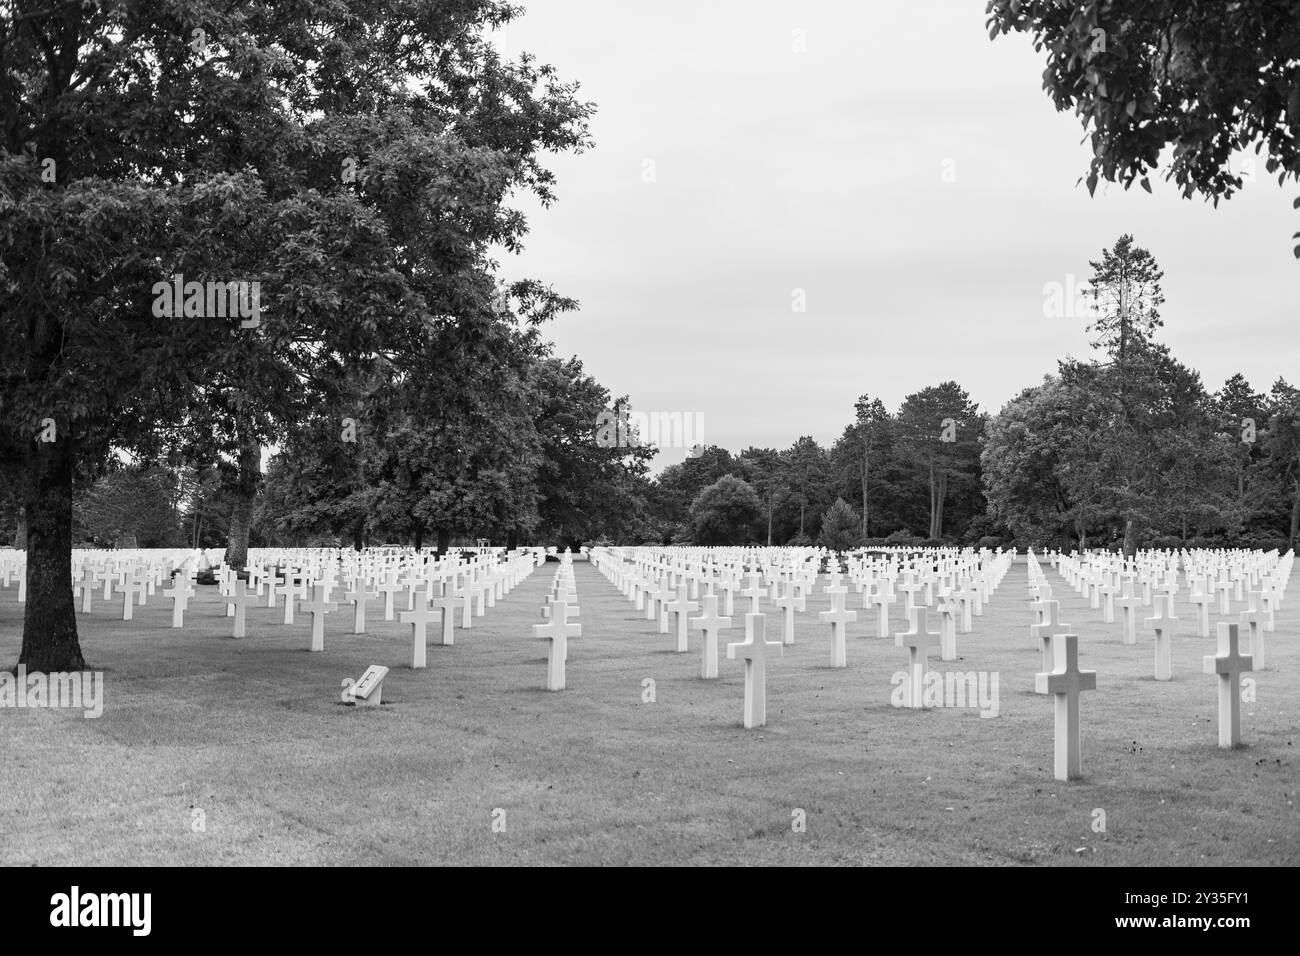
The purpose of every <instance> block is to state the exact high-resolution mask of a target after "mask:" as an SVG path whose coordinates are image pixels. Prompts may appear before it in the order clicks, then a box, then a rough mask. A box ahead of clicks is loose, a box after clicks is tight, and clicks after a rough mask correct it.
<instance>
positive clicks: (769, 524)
mask: <svg viewBox="0 0 1300 956" xmlns="http://www.w3.org/2000/svg"><path fill="white" fill-rule="evenodd" d="M772 497H773V496H772V495H770V494H769V495H768V496H767V546H768V547H769V548H770V547H772Z"/></svg>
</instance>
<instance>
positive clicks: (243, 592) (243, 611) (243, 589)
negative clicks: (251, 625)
mask: <svg viewBox="0 0 1300 956" xmlns="http://www.w3.org/2000/svg"><path fill="white" fill-rule="evenodd" d="M166 593H167V592H166V591H163V594H166ZM256 600H257V595H256V594H254V593H253V592H252V591H250V590H248V585H246V584H245V583H244V582H243V581H240V580H236V581H235V588H234V590H233V591H231V593H230V594H229V595H227V597H226V601H227V602H229V603H230V604H232V605H234V608H235V624H234V630H233V632H232V634H231V636H232V637H244V636H245V635H246V634H247V622H248V605H250V604H252V603H253V602H254V601H256ZM172 613H173V614H175V613H176V609H175V607H173V608H172Z"/></svg>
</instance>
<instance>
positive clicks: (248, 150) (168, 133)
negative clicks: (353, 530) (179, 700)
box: [0, 0, 590, 670]
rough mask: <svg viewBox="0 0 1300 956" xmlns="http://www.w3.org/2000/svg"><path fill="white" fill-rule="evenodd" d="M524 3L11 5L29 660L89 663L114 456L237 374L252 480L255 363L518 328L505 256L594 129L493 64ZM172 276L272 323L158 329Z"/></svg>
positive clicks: (2, 96) (6, 431)
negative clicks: (81, 563) (76, 555)
mask: <svg viewBox="0 0 1300 956" xmlns="http://www.w3.org/2000/svg"><path fill="white" fill-rule="evenodd" d="M517 13H518V9H517V8H515V7H511V6H509V5H508V4H506V3H501V2H493V0H452V2H448V3H438V4H432V3H417V2H406V0H372V2H364V3H363V2H354V3H326V2H303V3H293V4H283V3H275V2H270V0H266V2H254V3H245V4H239V5H236V6H227V7H215V6H212V5H210V4H203V3H198V2H179V3H172V4H157V3H152V2H146V0H120V2H115V3H104V4H89V3H82V2H57V0H56V2H40V0H34V2H19V3H14V4H7V5H5V6H4V7H2V8H0V107H2V110H0V150H2V152H0V204H3V208H2V209H0V212H3V215H0V281H3V282H4V284H5V292H6V296H5V306H4V308H3V310H0V322H2V323H3V328H0V332H3V334H4V337H5V340H6V342H8V343H11V345H12V346H13V347H10V348H6V349H5V350H3V352H0V379H2V381H0V385H2V386H3V387H0V403H2V405H0V452H3V454H0V459H8V460H14V459H15V458H16V459H18V460H19V461H20V462H21V466H20V467H21V472H22V476H23V485H24V489H25V490H24V506H25V513H26V520H27V550H28V601H27V604H26V606H25V609H24V615H25V617H24V630H23V647H22V651H21V654H20V661H21V662H22V663H25V664H26V665H27V666H28V667H29V668H31V669H33V670H68V669H76V668H80V667H82V666H83V659H82V655H81V649H80V645H79V643H78V640H77V632H76V619H75V615H74V611H73V604H72V590H71V581H70V575H69V566H70V561H69V553H70V548H71V514H72V507H71V498H72V488H73V481H74V477H76V476H78V475H83V476H84V475H86V473H90V472H93V471H94V470H95V469H96V468H101V467H102V466H103V465H104V464H105V463H106V462H107V460H108V458H109V455H110V450H111V449H112V448H114V447H117V448H135V447H137V446H141V445H147V444H148V443H150V442H151V441H152V440H153V436H154V434H155V432H156V430H157V426H158V424H159V423H160V422H164V421H168V420H175V419H176V418H178V417H180V416H182V415H183V414H184V413H185V412H186V410H187V409H190V408H194V407H196V406H197V402H196V401H195V396H196V395H199V394H202V393H203V389H204V388H205V387H207V386H208V385H209V383H213V384H216V383H228V384H226V385H224V387H226V388H227V389H228V394H227V395H226V396H225V400H224V402H222V403H217V404H212V403H209V407H210V408H212V409H215V416H216V417H219V418H220V419H221V420H222V427H223V429H224V431H225V434H227V435H231V436H233V441H232V442H229V443H228V444H229V445H231V446H233V448H234V449H235V458H236V460H237V463H238V466H239V468H240V469H241V471H243V472H244V473H245V475H246V477H247V478H248V481H247V482H246V483H245V484H244V485H243V486H242V488H241V489H240V490H241V491H247V490H249V489H251V488H253V487H255V484H256V481H255V479H254V477H253V476H252V475H248V474H247V472H248V470H249V467H250V466H251V462H252V460H253V456H252V454H251V453H250V452H249V449H250V448H251V445H252V443H253V442H254V441H255V440H263V439H265V438H266V437H267V436H266V433H265V431H264V430H263V426H264V424H265V423H266V422H269V421H274V420H275V419H277V418H278V419H279V420H280V421H281V422H282V423H283V422H285V421H286V419H289V418H291V416H292V411H291V405H290V402H289V401H288V396H286V395H284V394H283V392H280V393H279V394H278V396H277V395H276V394H275V393H270V392H269V390H266V389H264V388H263V387H262V385H261V383H260V382H253V381H252V380H251V379H249V378H248V377H247V376H243V375H241V374H239V373H238V372H237V371H235V369H236V368H237V367H239V366H240V365H241V363H247V362H252V363H254V364H253V365H252V366H250V367H262V366H264V364H269V365H270V366H271V367H273V368H275V369H277V370H278V371H280V372H283V373H284V374H285V375H286V376H292V377H293V378H294V380H295V381H297V382H298V383H299V385H300V386H301V387H302V388H303V389H304V391H306V390H307V389H308V388H309V387H311V386H310V383H312V382H315V383H320V382H327V381H329V380H330V379H331V378H334V377H338V376H341V375H343V374H345V373H346V372H347V371H349V370H351V369H353V368H355V367H357V366H358V365H361V364H364V363H368V362H373V361H376V360H377V359H378V358H379V357H380V356H383V357H386V358H387V359H389V360H390V361H393V362H396V363H400V361H401V358H402V356H403V355H405V354H407V353H409V352H411V351H412V348H411V345H412V343H413V342H415V341H418V340H420V339H422V338H423V337H424V336H425V335H426V334H427V331H428V329H429V327H430V326H433V327H449V326H450V327H454V328H456V329H457V330H458V333H459V334H460V335H462V336H466V337H473V336H476V335H477V334H478V330H479V329H481V328H484V327H486V326H488V325H490V323H493V322H496V321H498V318H497V310H496V309H495V308H493V307H492V302H493V300H494V299H495V298H496V296H497V293H498V290H497V288H496V285H495V283H494V281H493V279H492V273H493V272H494V265H495V264H494V263H493V262H492V261H491V260H490V259H489V258H488V257H487V250H488V249H489V248H490V247H491V246H492V245H493V244H497V245H500V246H503V247H505V248H506V249H508V250H511V251H514V250H516V249H518V247H519V243H520V240H521V237H522V235H523V233H524V230H525V223H524V221H523V218H522V216H520V215H519V214H518V213H517V212H514V211H512V210H510V209H509V208H507V207H506V206H505V205H504V202H505V200H506V198H507V197H508V195H509V194H510V193H511V192H512V191H517V190H520V189H523V190H531V191H533V192H534V193H536V194H537V195H539V196H540V197H541V198H542V200H543V202H549V201H550V200H551V199H552V198H553V195H552V190H551V185H552V182H553V180H552V177H551V175H550V174H549V173H548V172H547V171H546V169H545V168H544V167H543V165H542V158H541V154H542V153H544V152H546V151H548V150H558V149H571V148H581V147H582V146H583V145H584V144H585V143H586V118H587V115H588V114H589V112H590V110H589V108H588V107H587V106H586V105H584V104H582V103H579V102H578V101H577V100H576V99H575V97H574V87H573V86H571V85H566V84H563V83H560V82H559V81H558V80H556V78H555V76H554V73H553V71H552V70H551V69H550V68H548V67H542V66H538V65H537V64H536V63H535V62H534V61H532V60H531V59H530V58H527V57H525V58H523V59H521V60H520V61H519V62H517V63H514V62H507V61H504V60H502V59H501V58H500V57H499V56H498V55H497V54H496V52H495V51H494V50H493V49H492V48H491V46H490V44H489V43H488V41H487V39H486V38H485V33H486V31H488V30H490V29H492V28H494V27H497V26H499V25H501V24H504V23H506V22H507V21H509V20H510V19H512V18H513V17H514V16H515V15H517ZM175 275H183V276H184V278H185V281H199V282H208V283H215V282H221V283H229V282H237V281H242V282H247V283H249V284H250V285H251V283H252V282H259V283H261V296H260V298H261V308H262V314H261V316H260V321H258V322H256V323H255V324H253V325H251V326H250V325H247V324H245V323H244V322H241V321H240V319H241V316H235V317H233V318H232V317H229V316H226V317H223V318H214V317H213V316H211V315H206V314H199V315H191V314H189V313H188V310H187V312H186V314H184V315H179V316H166V315H165V314H163V315H160V314H159V310H158V308H157V307H156V302H157V300H156V297H155V296H156V293H155V292H154V289H155V286H156V283H159V282H167V281H170V280H171V278H172V277H173V276H175ZM514 291H515V292H516V293H519V292H520V290H519V289H516V290H514ZM523 291H527V290H523ZM520 310H521V311H527V303H524V304H523V305H521V308H520ZM200 311H201V310H200ZM227 371H229V372H231V374H226V372H227ZM484 387H489V386H487V385H486V384H485V385H484ZM287 409H288V410H289V411H288V412H287V413H286V410H287ZM38 439H39V440H38Z"/></svg>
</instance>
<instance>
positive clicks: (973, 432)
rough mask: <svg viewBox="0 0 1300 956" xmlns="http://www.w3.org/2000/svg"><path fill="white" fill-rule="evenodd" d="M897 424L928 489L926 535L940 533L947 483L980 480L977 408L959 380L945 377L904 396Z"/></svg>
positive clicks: (980, 424)
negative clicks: (928, 521)
mask: <svg viewBox="0 0 1300 956" xmlns="http://www.w3.org/2000/svg"><path fill="white" fill-rule="evenodd" d="M897 429H898V434H899V439H900V445H901V449H902V452H903V454H904V456H905V457H906V458H907V460H908V461H909V462H911V464H912V466H913V468H915V469H916V471H917V473H918V475H919V476H920V478H921V480H922V481H923V482H924V483H925V487H926V488H927V490H928V492H929V509H928V510H929V520H930V528H929V533H928V535H927V537H930V538H934V539H938V538H941V537H942V536H943V529H944V506H945V504H946V503H947V501H948V485H949V483H950V482H954V481H956V482H965V483H967V484H970V485H977V483H978V476H979V449H980V445H979V442H980V438H981V436H982V434H983V420H982V419H981V417H980V414H979V409H978V408H977V407H976V406H975V403H974V402H972V401H971V399H970V396H969V395H968V394H967V393H966V391H965V389H963V388H962V387H961V386H960V385H958V384H957V383H956V382H943V383H941V384H939V385H935V386H931V387H929V388H923V389H921V390H920V391H918V392H913V393H912V394H911V395H908V396H907V397H906V398H905V399H904V400H903V404H902V406H901V407H900V408H899V410H898V417H897Z"/></svg>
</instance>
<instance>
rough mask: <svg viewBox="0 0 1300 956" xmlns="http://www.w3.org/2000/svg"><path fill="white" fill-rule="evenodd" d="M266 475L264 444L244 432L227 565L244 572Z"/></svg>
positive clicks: (231, 519)
mask: <svg viewBox="0 0 1300 956" xmlns="http://www.w3.org/2000/svg"><path fill="white" fill-rule="evenodd" d="M261 478H262V446H261V445H259V444H258V443H257V440H256V439H255V438H253V437H252V436H251V435H249V434H247V433H244V434H243V435H241V436H240V442H239V472H238V474H237V476H236V479H235V487H234V489H233V491H234V497H235V506H234V508H232V509H231V513H230V533H229V535H228V536H227V538H226V567H228V568H234V569H235V570H236V571H243V570H244V568H245V566H246V565H247V564H248V534H249V531H250V530H251V528H252V525H253V504H254V502H255V501H256V500H257V487H258V484H259V483H260V482H261Z"/></svg>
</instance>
